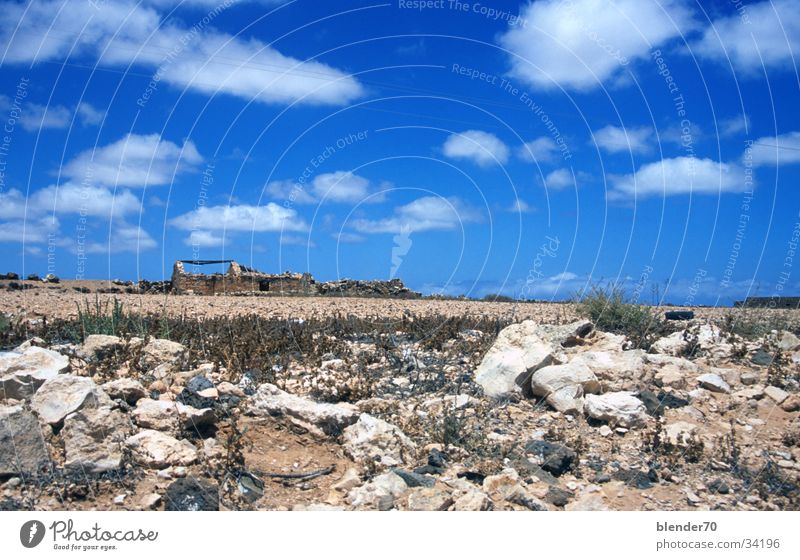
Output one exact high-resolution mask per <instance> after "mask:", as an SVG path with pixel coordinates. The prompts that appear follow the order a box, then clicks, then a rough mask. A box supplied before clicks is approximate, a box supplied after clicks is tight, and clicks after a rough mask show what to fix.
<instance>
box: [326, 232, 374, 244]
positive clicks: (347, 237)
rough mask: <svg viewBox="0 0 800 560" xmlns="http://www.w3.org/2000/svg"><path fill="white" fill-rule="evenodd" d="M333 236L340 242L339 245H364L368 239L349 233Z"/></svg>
mask: <svg viewBox="0 0 800 560" xmlns="http://www.w3.org/2000/svg"><path fill="white" fill-rule="evenodd" d="M332 236H333V238H334V239H336V240H337V241H339V243H363V242H364V241H366V240H367V238H366V237H364V236H363V235H358V234H357V233H350V232H347V231H343V232H341V233H334V234H332Z"/></svg>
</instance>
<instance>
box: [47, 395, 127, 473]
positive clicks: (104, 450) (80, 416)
mask: <svg viewBox="0 0 800 560" xmlns="http://www.w3.org/2000/svg"><path fill="white" fill-rule="evenodd" d="M130 431H131V425H130V422H129V421H128V419H127V418H126V416H125V414H123V413H122V412H120V411H119V410H113V409H112V408H110V407H108V406H102V407H100V408H87V409H83V410H80V411H78V412H74V413H72V414H70V415H69V416H67V418H66V419H65V420H64V429H63V430H61V435H62V437H63V439H64V450H65V452H66V462H65V465H64V466H66V467H67V468H73V469H80V470H81V471H82V472H91V473H101V472H106V471H111V470H116V469H119V468H120V467H121V466H122V451H123V444H124V442H125V438H126V437H127V435H128V434H129V433H130Z"/></svg>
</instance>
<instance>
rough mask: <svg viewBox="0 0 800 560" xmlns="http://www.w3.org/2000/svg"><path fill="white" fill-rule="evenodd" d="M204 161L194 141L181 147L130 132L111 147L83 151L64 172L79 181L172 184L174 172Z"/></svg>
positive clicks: (124, 184)
mask: <svg viewBox="0 0 800 560" xmlns="http://www.w3.org/2000/svg"><path fill="white" fill-rule="evenodd" d="M202 161H203V158H202V156H201V155H200V153H199V152H198V151H197V148H196V147H195V145H194V142H192V141H191V140H187V141H185V142H184V143H183V146H178V145H177V144H175V143H173V142H170V141H168V140H162V139H161V137H160V136H159V135H158V134H148V135H141V134H127V135H125V136H124V137H123V138H121V139H119V140H117V141H116V142H114V143H112V144H109V145H107V146H102V147H99V148H95V149H91V150H85V151H83V152H81V153H80V154H78V155H77V156H76V157H75V158H74V159H72V160H71V161H69V162H68V163H67V164H66V165H65V166H64V167H63V173H64V174H65V175H66V176H67V177H72V178H73V179H75V180H78V181H81V180H82V179H84V178H88V177H90V178H91V180H92V181H96V182H98V183H100V184H103V185H116V186H124V187H141V188H144V187H149V186H157V185H166V184H169V183H171V182H172V179H173V176H174V175H176V174H179V173H182V172H185V171H189V170H192V169H194V168H195V166H196V165H197V164H199V163H201V162H202Z"/></svg>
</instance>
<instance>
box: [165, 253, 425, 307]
mask: <svg viewBox="0 0 800 560" xmlns="http://www.w3.org/2000/svg"><path fill="white" fill-rule="evenodd" d="M172 291H173V292H174V293H176V294H196V295H215V294H253V293H261V294H265V295H266V294H275V295H309V296H312V295H322V296H346V297H387V298H417V297H420V294H419V293H417V292H412V291H411V290H409V289H408V288H406V287H405V286H404V285H403V282H402V280H400V279H399V278H395V279H393V280H388V281H383V280H373V281H365V280H349V279H344V280H337V281H335V282H322V283H319V282H317V281H315V280H314V278H313V277H312V276H311V275H310V274H308V273H305V274H296V273H291V272H285V273H283V274H265V273H263V272H258V271H254V270H251V269H248V268H246V267H243V266H241V265H240V264H238V263H236V262H231V263H230V267H229V268H228V270H227V272H225V274H220V273H215V274H193V273H189V272H186V268H185V266H184V263H183V262H181V261H177V262H176V263H175V265H174V267H173V268H172Z"/></svg>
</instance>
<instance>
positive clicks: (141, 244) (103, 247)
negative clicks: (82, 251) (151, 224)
mask: <svg viewBox="0 0 800 560" xmlns="http://www.w3.org/2000/svg"><path fill="white" fill-rule="evenodd" d="M157 246H158V244H157V243H156V241H155V239H153V238H152V237H150V234H149V233H147V232H146V231H145V230H143V229H142V228H141V227H139V226H137V225H132V224H128V223H125V222H121V223H116V224H114V226H113V228H112V231H111V239H108V240H106V241H104V242H94V243H89V244H87V245H86V252H87V253H110V254H112V255H113V254H115V253H139V252H142V251H148V250H150V249H155V248H156V247H157Z"/></svg>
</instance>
